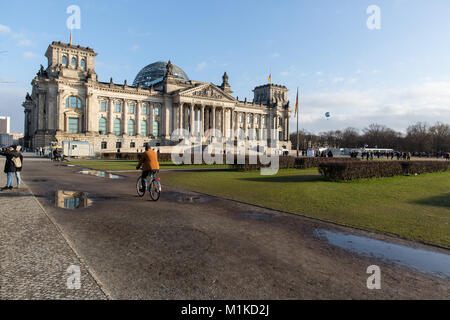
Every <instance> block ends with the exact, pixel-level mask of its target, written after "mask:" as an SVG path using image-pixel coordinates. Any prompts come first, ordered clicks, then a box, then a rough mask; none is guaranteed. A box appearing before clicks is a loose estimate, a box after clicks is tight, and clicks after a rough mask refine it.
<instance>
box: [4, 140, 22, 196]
mask: <svg viewBox="0 0 450 320" xmlns="http://www.w3.org/2000/svg"><path fill="white" fill-rule="evenodd" d="M15 149H16V146H14V145H13V146H10V147H9V148H8V150H5V151H2V152H0V155H2V156H4V157H6V161H5V168H4V170H3V172H5V173H6V186H5V187H3V188H1V190H0V191H4V190H11V189H12V188H13V173H14V172H16V166H19V167H20V166H21V164H20V163H19V161H20V157H19V154H18V153H17V151H16V150H15ZM17 160H18V161H17ZM18 164H20V165H18Z"/></svg>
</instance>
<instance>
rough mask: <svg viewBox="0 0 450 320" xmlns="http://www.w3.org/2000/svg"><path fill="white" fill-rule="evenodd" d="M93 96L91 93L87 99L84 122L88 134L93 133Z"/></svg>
mask: <svg viewBox="0 0 450 320" xmlns="http://www.w3.org/2000/svg"><path fill="white" fill-rule="evenodd" d="M92 97H93V94H92V93H91V92H89V93H88V94H87V97H86V98H87V99H86V103H87V104H86V109H85V113H84V122H85V124H86V127H85V131H86V132H92V130H93V125H92V119H91V117H93V116H94V101H93V100H94V99H92Z"/></svg>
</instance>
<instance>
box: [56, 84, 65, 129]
mask: <svg viewBox="0 0 450 320" xmlns="http://www.w3.org/2000/svg"><path fill="white" fill-rule="evenodd" d="M63 92H64V91H63V90H58V94H57V95H56V131H64V104H63V101H61V99H62V93H63Z"/></svg>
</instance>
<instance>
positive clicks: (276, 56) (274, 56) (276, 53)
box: [272, 52, 280, 58]
mask: <svg viewBox="0 0 450 320" xmlns="http://www.w3.org/2000/svg"><path fill="white" fill-rule="evenodd" d="M279 56H280V54H279V53H278V52H274V53H272V58H278V57H279Z"/></svg>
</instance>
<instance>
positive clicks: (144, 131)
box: [141, 121, 147, 137]
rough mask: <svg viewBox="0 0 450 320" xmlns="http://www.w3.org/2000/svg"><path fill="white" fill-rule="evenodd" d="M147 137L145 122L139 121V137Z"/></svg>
mask: <svg viewBox="0 0 450 320" xmlns="http://www.w3.org/2000/svg"><path fill="white" fill-rule="evenodd" d="M146 135H147V121H141V136H144V137H145V136H146Z"/></svg>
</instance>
